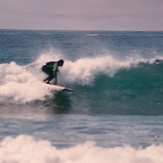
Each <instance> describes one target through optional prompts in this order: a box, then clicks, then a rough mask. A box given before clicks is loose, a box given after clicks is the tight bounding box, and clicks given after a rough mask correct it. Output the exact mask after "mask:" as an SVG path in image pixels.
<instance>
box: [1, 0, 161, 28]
mask: <svg viewBox="0 0 163 163" xmlns="http://www.w3.org/2000/svg"><path fill="white" fill-rule="evenodd" d="M0 29H50V30H162V31H163V0H0Z"/></svg>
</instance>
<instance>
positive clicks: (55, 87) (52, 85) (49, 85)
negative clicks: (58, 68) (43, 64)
mask: <svg viewBox="0 0 163 163" xmlns="http://www.w3.org/2000/svg"><path fill="white" fill-rule="evenodd" d="M43 84H44V86H46V87H48V88H50V89H52V90H54V91H65V92H73V89H71V88H68V87H63V86H60V85H54V84H46V83H43Z"/></svg>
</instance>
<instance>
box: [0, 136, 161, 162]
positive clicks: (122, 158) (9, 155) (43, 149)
mask: <svg viewBox="0 0 163 163" xmlns="http://www.w3.org/2000/svg"><path fill="white" fill-rule="evenodd" d="M162 155H163V146H162V145H158V146H155V145H151V146H149V147H146V148H138V149H135V148H133V147H131V146H124V147H110V148H109V147H108V148H103V147H99V146H97V145H96V144H95V142H92V141H91V142H90V141H88V142H85V143H83V144H78V145H76V146H73V147H69V148H63V149H57V148H56V147H55V146H52V145H51V143H50V142H49V141H47V140H37V139H35V138H33V137H31V136H27V135H19V136H17V137H15V138H12V137H6V138H5V139H3V140H2V141H1V142H0V162H1V163H4V162H5V163H10V162H15V163H36V162H39V163H52V162H53V163H54V162H55V163H83V162H84V163H90V162H93V163H99V162H102V163H108V162H114V163H122V162H123V163H141V162H143V163H147V162H148V163H162V162H163V158H162Z"/></svg>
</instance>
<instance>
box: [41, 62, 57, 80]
mask: <svg viewBox="0 0 163 163" xmlns="http://www.w3.org/2000/svg"><path fill="white" fill-rule="evenodd" d="M42 71H43V72H45V73H46V74H48V75H49V76H48V77H47V78H46V79H44V82H46V81H47V83H49V82H50V81H51V80H52V79H53V78H56V77H57V72H58V64H57V62H53V61H52V62H47V63H46V64H45V65H43V66H42Z"/></svg>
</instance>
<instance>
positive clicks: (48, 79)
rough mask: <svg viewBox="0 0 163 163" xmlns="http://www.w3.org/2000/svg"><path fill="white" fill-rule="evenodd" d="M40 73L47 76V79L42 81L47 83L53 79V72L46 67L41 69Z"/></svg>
mask: <svg viewBox="0 0 163 163" xmlns="http://www.w3.org/2000/svg"><path fill="white" fill-rule="evenodd" d="M42 71H43V72H44V73H46V74H47V75H48V77H47V78H45V79H44V80H43V81H44V82H46V83H49V82H50V81H51V80H52V79H53V71H52V70H51V69H49V68H47V67H46V66H43V67H42Z"/></svg>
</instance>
